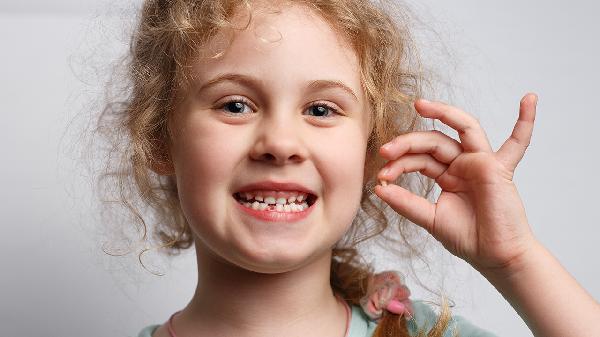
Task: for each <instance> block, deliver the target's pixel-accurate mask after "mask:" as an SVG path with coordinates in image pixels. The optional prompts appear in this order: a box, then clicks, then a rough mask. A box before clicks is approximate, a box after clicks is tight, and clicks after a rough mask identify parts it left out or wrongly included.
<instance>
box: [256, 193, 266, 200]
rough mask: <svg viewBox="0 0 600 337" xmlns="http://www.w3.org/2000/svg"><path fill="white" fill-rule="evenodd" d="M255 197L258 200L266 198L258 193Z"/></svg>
mask: <svg viewBox="0 0 600 337" xmlns="http://www.w3.org/2000/svg"><path fill="white" fill-rule="evenodd" d="M254 199H256V200H258V201H263V200H264V199H263V196H262V195H260V194H257V195H256V196H255V197H254Z"/></svg>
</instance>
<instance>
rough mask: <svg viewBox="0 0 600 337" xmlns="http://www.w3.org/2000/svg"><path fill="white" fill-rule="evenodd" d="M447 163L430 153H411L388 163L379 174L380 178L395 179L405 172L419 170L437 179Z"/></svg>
mask: <svg viewBox="0 0 600 337" xmlns="http://www.w3.org/2000/svg"><path fill="white" fill-rule="evenodd" d="M446 169H448V166H447V165H444V164H442V163H440V162H439V161H437V160H435V159H434V158H433V157H432V156H431V155H429V154H409V155H405V156H404V157H401V158H400V159H398V160H394V161H392V162H389V163H388V164H386V165H385V166H384V167H383V169H382V171H381V173H380V174H379V175H378V176H377V179H380V180H395V179H396V178H397V177H398V176H400V175H401V174H403V173H408V172H416V171H419V172H421V173H422V174H424V175H426V176H428V177H430V178H434V179H436V178H437V177H439V176H441V175H442V174H443V173H444V172H445V171H446Z"/></svg>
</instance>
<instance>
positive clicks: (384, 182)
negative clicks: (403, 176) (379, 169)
mask: <svg viewBox="0 0 600 337" xmlns="http://www.w3.org/2000/svg"><path fill="white" fill-rule="evenodd" d="M379 183H380V184H381V186H384V187H385V186H387V184H388V183H387V181H386V180H383V179H382V180H380V181H379Z"/></svg>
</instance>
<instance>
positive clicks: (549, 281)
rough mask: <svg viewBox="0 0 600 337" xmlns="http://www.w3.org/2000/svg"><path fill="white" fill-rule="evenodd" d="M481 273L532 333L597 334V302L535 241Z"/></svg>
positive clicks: (558, 336) (586, 336)
mask: <svg viewBox="0 0 600 337" xmlns="http://www.w3.org/2000/svg"><path fill="white" fill-rule="evenodd" d="M482 275H483V276H485V278H487V279H488V281H490V283H492V285H494V287H496V289H497V290H498V291H499V292H500V293H501V294H502V296H504V298H505V299H506V300H507V301H508V302H509V303H510V304H511V306H512V307H513V308H514V309H515V310H516V311H517V313H518V314H519V316H521V318H522V319H523V320H524V321H525V323H526V324H527V326H528V327H529V329H530V330H531V331H532V332H533V334H534V335H535V336H539V337H542V336H543V337H570V336H573V337H575V336H577V337H597V336H600V305H599V304H598V302H596V301H595V300H594V299H593V298H592V297H591V296H590V294H588V293H587V292H586V291H585V290H584V289H583V288H582V287H581V286H580V285H579V284H578V283H577V281H576V280H575V279H574V278H573V277H572V276H571V275H570V274H569V273H568V272H567V271H566V270H565V269H564V268H563V267H562V266H561V265H560V263H559V262H558V260H557V259H556V258H555V257H554V256H552V254H551V253H550V252H549V251H548V250H547V249H546V248H545V247H544V246H542V245H541V244H540V243H539V242H537V241H535V242H534V243H533V244H532V246H531V249H529V250H528V251H527V252H526V253H524V254H523V255H522V257H521V258H519V259H516V260H515V261H514V263H513V264H512V265H510V266H508V267H507V268H506V270H494V271H482Z"/></svg>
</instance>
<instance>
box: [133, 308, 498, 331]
mask: <svg viewBox="0 0 600 337" xmlns="http://www.w3.org/2000/svg"><path fill="white" fill-rule="evenodd" d="M412 304H413V309H414V315H413V316H414V319H413V320H410V321H409V322H408V325H407V327H408V333H409V334H410V335H411V336H415V335H416V334H417V328H421V329H425V331H429V330H430V329H431V328H432V327H433V324H434V323H435V321H436V320H437V315H436V313H435V312H434V311H433V310H432V309H431V307H430V306H429V305H427V304H425V303H423V302H422V301H412ZM159 326H160V325H158V324H156V325H150V326H147V327H145V328H144V329H142V331H140V333H139V335H138V337H152V334H153V333H154V331H156V329H157V328H158V327H159ZM376 327H377V323H375V322H373V321H371V320H370V319H369V317H368V316H367V315H365V313H364V312H363V310H362V308H361V307H359V306H356V305H352V318H351V320H350V334H349V337H371V336H372V335H373V332H374V331H375V328H376ZM455 330H456V332H457V333H458V334H457V336H460V337H497V336H496V335H494V334H493V333H491V332H488V331H485V330H483V329H480V328H478V327H476V326H474V325H473V324H471V323H470V322H469V321H467V320H466V319H464V318H462V317H461V316H452V319H451V320H450V324H448V329H446V331H445V332H444V337H452V336H454V335H453V332H454V331H455Z"/></svg>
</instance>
